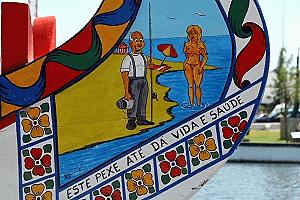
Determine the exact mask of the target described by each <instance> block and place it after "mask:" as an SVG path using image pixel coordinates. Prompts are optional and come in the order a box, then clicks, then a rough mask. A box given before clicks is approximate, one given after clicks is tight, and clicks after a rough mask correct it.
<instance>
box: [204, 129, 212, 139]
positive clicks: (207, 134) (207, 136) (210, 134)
mask: <svg viewBox="0 0 300 200" xmlns="http://www.w3.org/2000/svg"><path fill="white" fill-rule="evenodd" d="M204 135H205V136H206V138H209V137H211V136H212V132H211V130H208V131H205V133H204Z"/></svg>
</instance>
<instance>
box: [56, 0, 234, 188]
mask: <svg viewBox="0 0 300 200" xmlns="http://www.w3.org/2000/svg"><path fill="white" fill-rule="evenodd" d="M155 2H156V0H151V5H153V6H152V7H151V8H152V13H151V16H152V31H153V32H152V48H153V58H154V63H155V64H159V63H161V60H163V59H164V55H163V54H162V53H161V52H160V51H158V49H157V45H159V44H172V45H173V46H174V48H175V49H176V51H177V53H178V57H177V58H167V59H166V64H167V65H168V66H170V67H172V68H171V69H169V70H168V71H166V72H161V71H153V80H154V83H153V84H154V91H155V92H157V95H158V101H156V100H155V101H154V106H153V121H154V122H155V125H153V126H138V127H137V128H136V129H135V130H133V131H130V130H127V129H126V123H127V116H126V114H125V113H124V112H123V111H122V110H119V109H118V108H117V107H116V105H115V103H116V101H117V100H118V99H119V98H121V97H122V96H123V95H124V89H123V84H122V79H121V75H120V67H121V62H122V59H123V58H124V56H125V55H119V54H113V55H111V56H110V57H109V58H108V59H107V60H106V61H105V62H104V63H103V64H102V65H101V66H100V67H99V68H98V69H97V70H95V71H94V72H93V73H92V74H90V75H89V76H88V77H86V78H85V79H83V80H82V81H81V82H79V83H77V84H75V85H74V86H72V87H71V88H69V89H67V90H65V91H64V92H62V93H61V94H59V95H57V96H56V102H57V104H56V105H57V119H58V132H59V133H60V134H59V138H58V139H59V153H60V156H59V161H60V168H59V170H60V176H61V177H60V181H61V184H62V185H64V184H66V183H68V182H70V181H71V180H74V179H75V178H77V177H78V176H80V175H82V174H84V173H86V172H88V171H90V170H91V169H93V168H95V167H97V166H99V165H100V164H103V163H105V162H107V161H109V160H110V159H112V158H114V157H115V156H117V155H120V154H121V153H122V152H124V151H126V150H129V149H131V148H132V147H134V146H136V145H137V144H139V143H141V142H143V141H146V140H147V139H149V138H150V137H152V136H154V135H156V134H157V133H159V132H161V131H163V130H166V129H168V128H170V127H172V126H173V125H176V124H177V123H179V122H181V121H183V120H184V119H186V118H188V117H189V116H192V115H194V114H196V113H198V112H200V111H201V110H203V109H205V108H208V107H209V106H211V105H213V104H214V103H216V102H217V101H219V99H220V98H221V96H222V93H223V90H224V87H225V85H226V81H227V79H228V76H229V72H230V67H231V60H232V49H231V47H232V41H231V38H230V36H229V33H228V29H227V26H226V23H225V21H224V19H223V17H222V15H221V14H220V11H219V9H218V6H217V4H216V2H214V1H209V2H207V1H199V2H197V3H195V4H193V3H192V2H193V1H191V0H188V1H186V2H185V1H184V2H183V1H179V0H176V1H169V0H168V1H160V2H159V4H158V5H159V6H156V5H155ZM170 2H172V4H170ZM201 2H205V3H201ZM164 4H165V5H164ZM178 4H180V5H182V6H179V5H178ZM172 5H173V6H174V8H173V6H172ZM185 6H188V7H185ZM175 8H176V9H175ZM178 8H184V9H185V11H184V12H189V13H190V15H188V14H187V15H185V16H182V17H181V16H180V15H179V14H178V13H181V12H183V11H182V10H181V12H178V11H177V9H178ZM147 12H148V1H143V3H142V7H141V9H140V11H139V14H138V16H137V19H136V21H135V23H134V25H133V26H132V28H131V30H130V31H129V34H130V33H131V32H134V31H140V32H142V33H143V34H144V37H145V43H146V44H145V48H144V50H143V52H144V54H145V55H146V56H150V41H149V31H148V29H149V25H148V20H145V19H143V18H142V17H141V16H147V14H146V13H147ZM201 13H203V14H201ZM212 18H213V19H212ZM216 23H218V26H216ZM190 24H197V25H199V26H200V27H202V30H203V38H202V40H203V41H204V43H205V44H206V48H207V52H208V61H207V64H206V66H205V72H204V79H203V83H202V90H203V97H202V103H201V105H200V106H190V105H189V96H188V84H187V80H186V77H185V75H184V71H183V62H184V61H185V59H186V57H185V54H184V52H183V49H184V44H185V43H186V42H188V39H187V37H186V28H187V27H188V26H189V25H190ZM129 34H128V35H127V36H126V37H125V39H124V43H125V44H127V45H128V46H129V42H128V38H129ZM149 75H150V73H148V77H147V78H148V81H149V85H150V77H149ZM149 96H150V95H149ZM67 105H68V106H67ZM69 107H72V109H65V108H69ZM146 116H147V119H150V98H149V99H148V104H147V115H146ZM82 122H85V123H82ZM95 141H97V142H95ZM94 158H97V159H94Z"/></svg>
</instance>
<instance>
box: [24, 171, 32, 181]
mask: <svg viewBox="0 0 300 200" xmlns="http://www.w3.org/2000/svg"><path fill="white" fill-rule="evenodd" d="M23 178H24V180H25V181H29V180H31V179H32V174H31V172H24V174H23Z"/></svg>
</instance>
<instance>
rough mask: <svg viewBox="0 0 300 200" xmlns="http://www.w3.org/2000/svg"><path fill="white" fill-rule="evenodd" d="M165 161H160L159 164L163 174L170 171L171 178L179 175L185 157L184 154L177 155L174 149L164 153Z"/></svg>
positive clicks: (183, 165)
mask: <svg viewBox="0 0 300 200" xmlns="http://www.w3.org/2000/svg"><path fill="white" fill-rule="evenodd" d="M165 157H166V158H167V161H162V162H161V163H160V164H159V166H160V169H161V171H162V172H163V173H164V174H167V173H169V172H170V175H171V177H172V178H175V177H177V176H181V174H182V168H184V167H186V159H185V156H184V155H177V152H176V151H175V150H172V151H170V152H167V153H165Z"/></svg>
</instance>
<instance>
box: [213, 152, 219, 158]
mask: <svg viewBox="0 0 300 200" xmlns="http://www.w3.org/2000/svg"><path fill="white" fill-rule="evenodd" d="M211 156H212V157H213V159H217V158H219V153H218V152H212V153H211Z"/></svg>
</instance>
